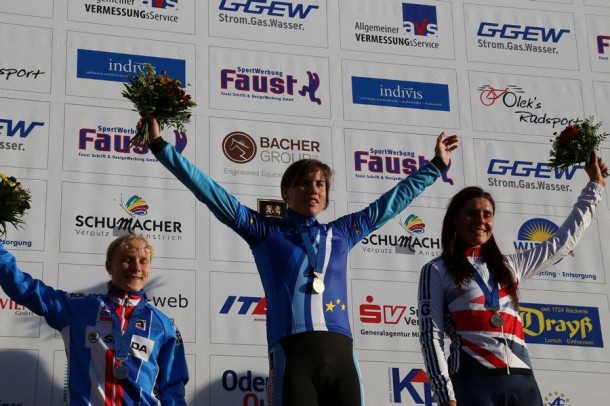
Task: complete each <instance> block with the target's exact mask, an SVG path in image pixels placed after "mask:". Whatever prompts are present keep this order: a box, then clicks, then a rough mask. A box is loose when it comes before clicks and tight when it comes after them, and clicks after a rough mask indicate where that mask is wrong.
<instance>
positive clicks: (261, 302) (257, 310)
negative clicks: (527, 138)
mask: <svg viewBox="0 0 610 406" xmlns="http://www.w3.org/2000/svg"><path fill="white" fill-rule="evenodd" d="M239 303H241V306H240V305H239ZM252 305H254V310H252V311H251V312H250V308H252ZM234 306H235V307H238V308H239V310H237V314H252V315H261V316H264V315H266V314H267V299H266V298H264V297H256V296H229V297H227V300H225V303H224V304H223V305H222V308H221V309H220V314H229V312H230V311H231V309H233V308H234Z"/></svg>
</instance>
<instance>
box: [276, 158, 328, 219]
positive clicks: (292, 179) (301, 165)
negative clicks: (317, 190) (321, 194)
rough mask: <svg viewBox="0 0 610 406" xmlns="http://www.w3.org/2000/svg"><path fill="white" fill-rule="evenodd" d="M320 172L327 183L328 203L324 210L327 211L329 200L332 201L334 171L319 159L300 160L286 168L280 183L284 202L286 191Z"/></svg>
mask: <svg viewBox="0 0 610 406" xmlns="http://www.w3.org/2000/svg"><path fill="white" fill-rule="evenodd" d="M318 172H320V173H322V177H323V178H324V180H325V181H326V203H325V205H324V209H326V208H327V207H328V200H329V199H330V183H331V182H332V178H333V171H332V169H330V166H328V165H326V164H325V163H324V162H322V161H318V160H317V159H300V160H298V161H296V162H293V163H292V164H291V165H290V166H289V167H288V168H286V171H285V172H284V175H283V176H282V181H281V182H280V188H281V191H282V199H284V201H285V200H286V197H285V195H284V191H285V190H286V189H288V188H291V187H293V186H294V185H296V184H297V182H299V181H300V180H301V179H303V178H304V177H306V176H307V175H310V174H312V173H314V174H315V173H318Z"/></svg>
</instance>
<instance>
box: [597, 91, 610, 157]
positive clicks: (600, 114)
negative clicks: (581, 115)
mask: <svg viewBox="0 0 610 406" xmlns="http://www.w3.org/2000/svg"><path fill="white" fill-rule="evenodd" d="M593 95H594V97H595V111H596V113H595V114H596V117H597V119H598V120H605V122H604V123H603V124H602V126H601V128H600V130H601V131H603V132H607V133H610V122H609V121H608V120H607V119H606V117H607V116H606V114H607V112H608V111H610V82H598V81H593ZM605 157H606V159H608V156H607V155H606V156H605Z"/></svg>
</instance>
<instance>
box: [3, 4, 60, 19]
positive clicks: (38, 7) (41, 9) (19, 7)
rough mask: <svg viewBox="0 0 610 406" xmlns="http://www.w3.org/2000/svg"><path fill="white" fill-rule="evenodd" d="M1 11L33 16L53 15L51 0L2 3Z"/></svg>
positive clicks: (46, 16)
mask: <svg viewBox="0 0 610 406" xmlns="http://www.w3.org/2000/svg"><path fill="white" fill-rule="evenodd" d="M2 12H3V13H7V14H22V15H26V16H33V17H45V18H51V17H53V0H19V1H9V2H6V1H5V2H3V3H2Z"/></svg>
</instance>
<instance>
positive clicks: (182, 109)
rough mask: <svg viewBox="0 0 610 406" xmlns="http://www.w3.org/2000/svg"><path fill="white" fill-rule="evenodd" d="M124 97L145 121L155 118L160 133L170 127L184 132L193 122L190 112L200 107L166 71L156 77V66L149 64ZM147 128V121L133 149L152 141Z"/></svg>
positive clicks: (131, 81) (128, 86) (127, 86)
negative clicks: (185, 127) (151, 116)
mask: <svg viewBox="0 0 610 406" xmlns="http://www.w3.org/2000/svg"><path fill="white" fill-rule="evenodd" d="M122 95H123V97H125V98H126V99H128V100H130V101H131V102H132V103H133V105H134V107H135V108H136V110H137V111H138V112H139V113H140V115H141V116H142V117H145V118H146V117H147V116H148V115H149V114H152V115H153V116H154V117H155V118H156V119H157V122H158V123H159V127H160V129H161V130H163V127H164V126H165V125H168V124H169V125H172V126H174V127H176V129H178V131H183V130H184V125H185V124H188V123H189V121H190V120H191V111H190V109H191V108H192V107H195V106H196V105H197V104H196V103H195V102H194V101H193V100H191V96H190V95H188V94H186V93H185V91H184V90H182V88H181V87H180V81H179V80H177V79H173V78H171V77H169V76H167V75H166V72H165V71H161V74H160V75H155V70H154V68H153V66H152V65H151V64H148V63H147V64H146V67H145V69H143V70H142V71H141V72H140V73H139V74H138V75H136V76H132V77H130V78H129V81H128V83H126V84H125V90H123V92H122ZM148 126H149V124H148V120H146V119H145V120H143V121H142V125H141V126H139V128H138V130H137V133H136V135H135V136H134V137H133V138H132V139H131V145H132V146H138V145H141V144H143V143H147V142H148V141H149V128H148Z"/></svg>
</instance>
